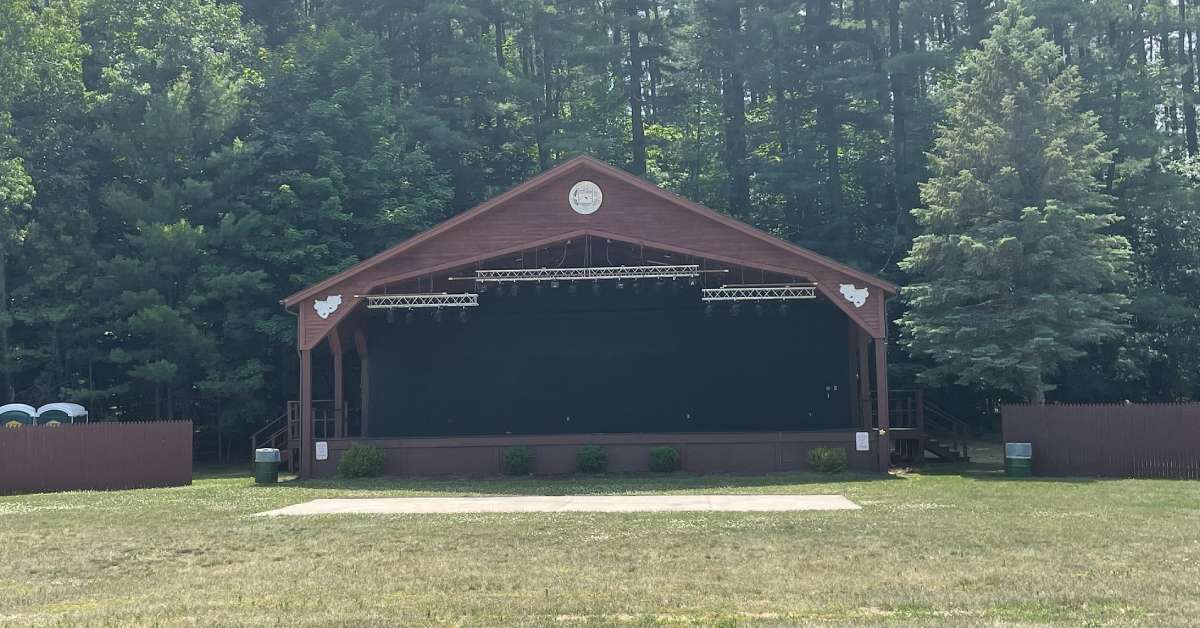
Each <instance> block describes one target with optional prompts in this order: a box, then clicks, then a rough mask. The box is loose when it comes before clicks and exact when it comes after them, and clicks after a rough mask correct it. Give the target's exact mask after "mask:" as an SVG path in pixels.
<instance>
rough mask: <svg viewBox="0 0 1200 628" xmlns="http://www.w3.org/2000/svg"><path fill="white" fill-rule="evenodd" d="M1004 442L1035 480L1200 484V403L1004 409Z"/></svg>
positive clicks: (1008, 407)
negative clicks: (1028, 459) (1020, 452)
mask: <svg viewBox="0 0 1200 628" xmlns="http://www.w3.org/2000/svg"><path fill="white" fill-rule="evenodd" d="M1000 412H1001V420H1002V422H1003V430H1004V441H1005V442H1010V443H1012V442H1021V443H1032V444H1033V472H1034V474H1035V475H1100V476H1114V477H1169V478H1192V479H1200V403H1179V404H1084V405H1005V406H1002V407H1001V410H1000Z"/></svg>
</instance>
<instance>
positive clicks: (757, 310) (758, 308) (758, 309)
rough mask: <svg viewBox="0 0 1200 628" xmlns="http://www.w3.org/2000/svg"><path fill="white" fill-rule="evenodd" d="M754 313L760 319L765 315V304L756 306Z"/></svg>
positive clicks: (756, 304)
mask: <svg viewBox="0 0 1200 628" xmlns="http://www.w3.org/2000/svg"><path fill="white" fill-rule="evenodd" d="M754 313H755V314H757V315H759V316H760V317H761V316H762V315H763V304H762V303H755V304H754Z"/></svg>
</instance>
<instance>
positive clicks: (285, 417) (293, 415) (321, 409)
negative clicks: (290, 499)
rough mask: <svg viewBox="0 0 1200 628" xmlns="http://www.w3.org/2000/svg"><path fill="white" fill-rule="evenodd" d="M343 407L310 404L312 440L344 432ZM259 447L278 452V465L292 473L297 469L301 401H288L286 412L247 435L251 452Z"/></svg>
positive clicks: (328, 401) (327, 403)
mask: <svg viewBox="0 0 1200 628" xmlns="http://www.w3.org/2000/svg"><path fill="white" fill-rule="evenodd" d="M345 416H346V407H345V405H344V404H343V406H342V407H341V408H337V407H335V406H334V404H333V401H332V400H329V399H322V400H319V401H313V438H315V439H325V438H339V437H341V436H342V435H343V434H344V432H345V421H344V417H345ZM259 447H271V448H274V449H278V450H279V459H280V462H283V463H284V464H286V465H287V470H288V471H289V472H292V473H295V472H296V471H297V470H298V468H299V466H300V402H299V401H289V402H287V411H286V412H284V413H283V414H281V415H279V416H277V417H275V419H274V420H272V421H270V422H269V423H267V424H266V425H264V426H262V428H260V429H259V430H258V431H257V432H255V433H254V434H251V435H250V451H251V453H253V451H254V450H255V449H258V448H259Z"/></svg>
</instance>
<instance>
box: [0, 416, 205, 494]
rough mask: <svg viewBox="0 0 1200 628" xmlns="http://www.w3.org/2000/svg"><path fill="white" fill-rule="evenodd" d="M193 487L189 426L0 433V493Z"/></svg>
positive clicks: (128, 425)
mask: <svg viewBox="0 0 1200 628" xmlns="http://www.w3.org/2000/svg"><path fill="white" fill-rule="evenodd" d="M191 483H192V422H191V421H155V422H145V423H90V424H82V425H80V424H76V425H60V426H58V427H46V426H34V427H22V428H19V429H0V494H8V493H40V492H48V491H78V490H114V489H126V488H146V487H153V486H183V485H187V484H191Z"/></svg>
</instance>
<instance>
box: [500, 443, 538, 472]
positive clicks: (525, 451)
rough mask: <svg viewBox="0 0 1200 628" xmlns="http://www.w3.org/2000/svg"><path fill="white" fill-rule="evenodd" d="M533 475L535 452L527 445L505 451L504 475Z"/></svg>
mask: <svg viewBox="0 0 1200 628" xmlns="http://www.w3.org/2000/svg"><path fill="white" fill-rule="evenodd" d="M532 473H533V450H532V449H530V448H529V447H526V446H525V445H518V446H516V447H509V448H508V449H505V450H504V475H530V474H532Z"/></svg>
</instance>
